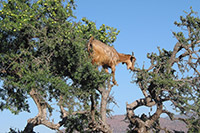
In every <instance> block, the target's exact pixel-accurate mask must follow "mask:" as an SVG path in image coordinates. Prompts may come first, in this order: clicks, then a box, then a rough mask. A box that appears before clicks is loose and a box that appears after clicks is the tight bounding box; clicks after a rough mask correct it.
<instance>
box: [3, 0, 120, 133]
mask: <svg viewBox="0 0 200 133" xmlns="http://www.w3.org/2000/svg"><path fill="white" fill-rule="evenodd" d="M75 7H76V5H75V3H74V1H73V0H69V1H61V0H38V1H30V0H8V1H1V7H0V8H1V10H0V80H1V82H2V86H1V87H0V109H1V110H5V109H8V110H10V111H11V112H12V113H14V114H15V115H20V112H22V111H27V112H31V110H30V109H29V106H30V104H29V102H28V99H29V98H32V99H33V101H34V103H35V104H36V106H37V108H38V114H37V116H35V117H34V118H30V119H29V120H28V121H27V125H26V127H25V128H24V130H23V132H34V127H35V126H37V125H40V124H42V125H45V126H46V127H48V128H50V129H52V130H57V131H60V128H61V127H62V126H64V127H65V129H66V132H73V131H75V130H76V131H82V132H85V131H89V132H91V131H102V132H111V130H110V128H109V126H108V125H107V123H106V120H105V117H106V113H105V112H106V107H107V103H108V99H109V92H110V90H111V88H112V85H110V82H109V80H108V79H109V75H108V74H106V73H104V71H101V72H100V71H98V70H97V69H96V66H94V65H92V64H91V60H90V59H89V56H88V53H87V50H86V43H87V41H88V39H89V38H90V37H91V36H94V37H95V38H96V39H98V40H100V41H102V42H104V43H106V44H108V45H110V44H111V43H113V42H114V41H115V39H116V36H117V34H118V33H119V32H117V30H116V29H114V28H112V27H109V26H105V25H104V24H103V25H102V26H100V27H99V29H98V28H97V27H96V25H95V23H94V22H92V21H89V20H87V19H86V18H83V19H82V20H79V21H78V20H77V19H76V17H75V16H74V15H73V11H74V10H75ZM105 82H106V84H105ZM104 94H106V95H104ZM103 95H104V96H103ZM101 97H103V98H101ZM102 100H104V101H103V102H102ZM52 103H56V105H57V106H58V107H59V109H60V110H59V112H60V121H59V122H57V123H55V122H53V121H52V120H51V117H50V116H51V114H52V112H53V111H55V109H54V108H53V106H52ZM104 109H105V110H104Z"/></svg>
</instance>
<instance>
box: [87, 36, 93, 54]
mask: <svg viewBox="0 0 200 133" xmlns="http://www.w3.org/2000/svg"><path fill="white" fill-rule="evenodd" d="M93 40H94V37H93V36H92V37H90V39H89V41H88V44H87V48H88V52H90V50H91V48H92V45H91V43H92V41H93Z"/></svg>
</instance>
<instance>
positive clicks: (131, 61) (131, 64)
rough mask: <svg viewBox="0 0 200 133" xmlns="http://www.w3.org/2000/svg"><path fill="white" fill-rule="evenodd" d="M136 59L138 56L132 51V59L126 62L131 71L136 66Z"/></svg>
mask: <svg viewBox="0 0 200 133" xmlns="http://www.w3.org/2000/svg"><path fill="white" fill-rule="evenodd" d="M135 61H136V58H135V56H134V53H133V52H132V55H131V56H130V60H128V61H127V62H126V65H127V69H130V70H131V71H133V70H134V68H135Z"/></svg>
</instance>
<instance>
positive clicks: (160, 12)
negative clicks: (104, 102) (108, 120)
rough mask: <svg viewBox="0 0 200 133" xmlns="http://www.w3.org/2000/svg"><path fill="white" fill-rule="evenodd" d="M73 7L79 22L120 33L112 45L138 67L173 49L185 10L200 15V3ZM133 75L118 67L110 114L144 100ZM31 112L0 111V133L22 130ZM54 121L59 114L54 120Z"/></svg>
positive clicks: (84, 2) (117, 2)
mask: <svg viewBox="0 0 200 133" xmlns="http://www.w3.org/2000/svg"><path fill="white" fill-rule="evenodd" d="M76 4H77V10H75V15H76V16H77V17H78V19H79V20H80V19H81V18H82V17H86V18H88V19H90V20H92V21H94V22H95V23H96V24H97V26H100V25H101V24H105V25H108V26H112V27H115V28H117V29H118V30H120V31H121V32H120V33H119V35H118V36H117V40H116V42H115V43H114V44H113V45H114V47H115V48H116V50H117V51H118V52H120V53H125V54H131V52H132V51H133V52H134V53H135V57H136V59H137V61H136V62H137V64H136V65H137V67H141V66H142V65H143V64H144V65H145V66H146V67H148V62H149V61H148V60H147V58H146V55H147V53H151V52H157V46H159V47H161V48H165V49H167V50H171V49H172V48H173V46H174V45H175V43H176V39H175V38H174V37H173V35H172V31H180V30H181V29H178V28H177V27H176V26H175V25H174V21H179V17H180V16H181V15H185V13H184V12H183V11H184V10H185V11H190V7H191V6H192V7H193V10H194V11H197V12H199V14H200V0H166V1H164V0H151V1H150V0H124V1H122V0H98V1H94V0H79V1H77V0H76ZM132 76H133V74H132V73H130V72H129V71H128V70H127V69H126V67H125V66H123V65H121V64H119V65H118V66H117V68H116V80H117V82H118V84H119V86H116V87H114V88H113V90H112V93H113V95H114V97H115V99H116V102H117V103H118V106H119V107H117V106H114V105H111V106H110V107H111V108H113V110H114V113H113V115H116V114H125V113H126V110H125V109H126V104H125V103H126V102H128V103H131V102H133V101H135V100H136V99H139V98H142V97H143V96H142V93H141V91H140V89H139V88H138V86H137V85H135V84H133V83H130V82H131V81H132V80H134V79H133V78H132ZM31 102H32V101H31ZM31 105H33V104H31ZM166 107H169V105H168V104H167V106H166ZM31 109H32V110H33V112H32V113H31V114H30V113H24V112H23V113H20V114H19V116H14V115H12V114H11V113H10V112H9V111H3V112H1V113H0V118H1V120H0V133H4V132H6V131H8V129H9V127H12V128H19V129H20V130H22V129H23V128H24V126H25V125H26V121H27V119H29V118H31V117H34V116H35V115H36V114H37V109H36V108H35V105H33V106H32V108H31ZM147 111H149V109H147V108H142V109H139V110H136V112H137V113H139V114H140V113H142V112H147ZM57 118H59V115H57V116H56V117H55V120H56V119H57ZM35 129H36V130H35V131H36V132H40V133H42V132H49V133H51V132H52V133H54V132H55V131H51V130H49V129H47V128H45V127H44V126H39V127H36V128H35Z"/></svg>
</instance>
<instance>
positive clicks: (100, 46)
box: [87, 37, 136, 85]
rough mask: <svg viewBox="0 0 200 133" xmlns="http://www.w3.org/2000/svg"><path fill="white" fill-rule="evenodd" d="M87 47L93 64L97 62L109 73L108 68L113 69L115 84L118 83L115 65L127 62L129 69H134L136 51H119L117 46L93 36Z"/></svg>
mask: <svg viewBox="0 0 200 133" xmlns="http://www.w3.org/2000/svg"><path fill="white" fill-rule="evenodd" d="M87 49H88V52H89V55H90V57H91V58H92V64H97V65H98V66H102V67H103V68H104V69H105V71H106V72H107V73H108V68H111V70H112V72H111V73H112V76H113V77H112V82H113V84H114V85H117V82H116V80H115V66H116V65H117V64H119V63H121V62H122V64H124V63H126V65H127V69H130V70H132V71H133V70H134V65H135V61H136V58H135V57H134V53H133V52H132V55H127V54H122V53H118V52H117V51H116V50H115V48H113V47H111V46H108V45H106V44H105V43H103V42H101V41H99V40H95V39H94V37H91V38H90V39H89V41H88V43H87Z"/></svg>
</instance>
